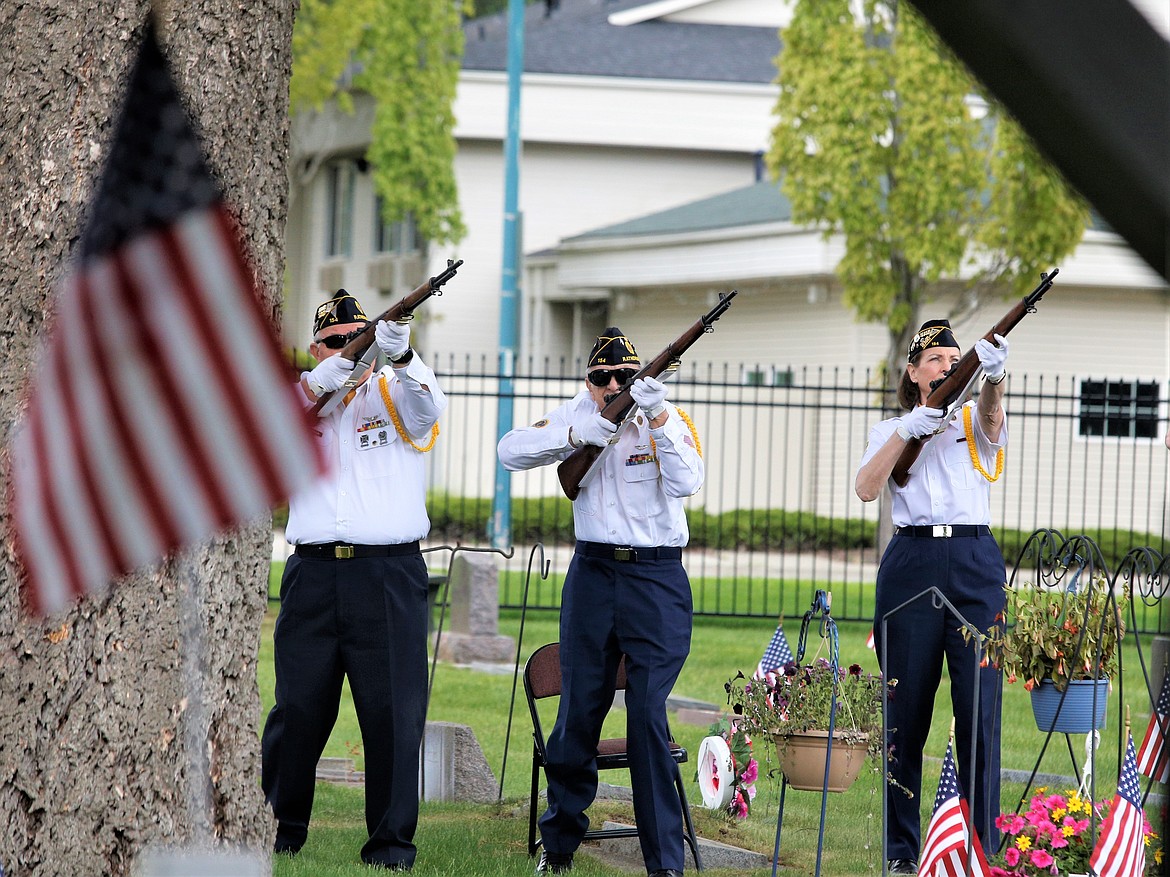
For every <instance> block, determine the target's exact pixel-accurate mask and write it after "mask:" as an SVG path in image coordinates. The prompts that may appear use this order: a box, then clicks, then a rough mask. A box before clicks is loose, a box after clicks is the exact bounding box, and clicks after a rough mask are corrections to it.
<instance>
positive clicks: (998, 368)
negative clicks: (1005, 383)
mask: <svg viewBox="0 0 1170 877" xmlns="http://www.w3.org/2000/svg"><path fill="white" fill-rule="evenodd" d="M992 337H993V338H995V344H998V345H999V347H996V346H995V344H992V343H991V342H990V341H988V340H987V339H986V338H980V339H979V340H978V341H976V342H975V353H976V355H978V357H979V364H980V365H982V366H983V374H984V375H986V376H987V379H988V380H989V381H991V382H992V383H993V384H998V383H999V382H1000V381H1002V380H1003V376H1004V374H1005V368H1004V365H1005V364H1006V363H1007V354H1008V343H1007V339H1006V338H1004V337H1003V336H1002V335H993V336H992Z"/></svg>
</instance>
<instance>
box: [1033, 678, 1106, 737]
mask: <svg viewBox="0 0 1170 877" xmlns="http://www.w3.org/2000/svg"><path fill="white" fill-rule="evenodd" d="M1094 691H1095V692H1096V702H1095V703H1094ZM1108 694H1109V680H1108V679H1071V680H1069V683H1068V696H1067V697H1065V699H1064V706H1060V698H1061V692H1060V691H1058V690H1057V688H1056V684H1055V683H1054V682H1053V681H1052V680H1051V679H1041V680H1040V684H1039V685H1037V686H1035V687H1034V688H1033V689H1032V715H1034V716H1035V717H1036V727H1038V728H1039V729H1040V730H1041V731H1046V732H1047V731H1059V732H1060V733H1063V734H1088V733H1090V732H1091V731H1094V730H1097V731H1099V730H1101V729H1102V728H1104V727H1105V705H1106V697H1107V695H1108ZM1094 706H1095V707H1096V710H1095V711H1094ZM1057 707H1060V715H1059V716H1057V715H1056V709H1057Z"/></svg>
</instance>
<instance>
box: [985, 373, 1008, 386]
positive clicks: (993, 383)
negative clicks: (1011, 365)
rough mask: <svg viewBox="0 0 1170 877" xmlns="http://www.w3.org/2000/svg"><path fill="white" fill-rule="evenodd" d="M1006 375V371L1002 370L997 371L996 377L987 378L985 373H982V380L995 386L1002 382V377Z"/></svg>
mask: <svg viewBox="0 0 1170 877" xmlns="http://www.w3.org/2000/svg"><path fill="white" fill-rule="evenodd" d="M1006 377H1007V372H1006V371H1003V372H1000V373H999V377H998V378H989V377H987V376H986V375H984V376H983V380H985V381H987V383H989V384H991V385H992V386H995V385H996V384H1002V383H1003V381H1004V378H1006Z"/></svg>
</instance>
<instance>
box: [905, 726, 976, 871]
mask: <svg viewBox="0 0 1170 877" xmlns="http://www.w3.org/2000/svg"><path fill="white" fill-rule="evenodd" d="M953 749H954V746H953V743H949V742H948V743H947V754H946V757H945V758H943V766H942V773H941V775H940V776H939V780H938V792H937V793H936V794H935V796H934V811H933V813H932V814H931V817H930V825H929V826H928V827H927V829H926V841H925V842H924V843H923V845H922V857H921V859H920V860H919V863H918V873H919V874H920V875H924V877H962V875H967V877H986V875H987V874H990V873H991V869H990V868H989V867H988V865H987V857H986V855H985V854H984V852H983V845H982V844H980V843H979V837H978V835H973V834H972V833H971V831H970V828H969V826H970V824H971V817H970V811H969V810H968V808H967V801H966V799H964V798H963V795H962V792H961V791H960V789H959V775H958V773H957V772H956V771H955V756H954V752H953ZM968 843H970V846H971V851H970V855H969V856H968V850H967V846H968ZM968 861H970V863H971V864H970V867H968V864H967V863H968Z"/></svg>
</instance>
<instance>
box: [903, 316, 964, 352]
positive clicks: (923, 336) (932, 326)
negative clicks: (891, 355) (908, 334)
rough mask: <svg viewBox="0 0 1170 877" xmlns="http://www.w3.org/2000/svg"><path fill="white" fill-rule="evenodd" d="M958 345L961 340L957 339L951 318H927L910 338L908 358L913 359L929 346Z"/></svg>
mask: <svg viewBox="0 0 1170 877" xmlns="http://www.w3.org/2000/svg"><path fill="white" fill-rule="evenodd" d="M958 346H959V342H958V341H956V340H955V333H954V332H952V331H951V323H950V321H949V320H927V321H926V322H925V323H923V324H922V328H921V329H919V330H918V331H917V332H915V333H914V337H913V338H911V339H910V350H909V352H908V353H907V354H906V360H907V362H911V361H913V360H914V357H916V356H917V355H918V354H920V353H921V352H922V351H924V350H926V348H928V347H958Z"/></svg>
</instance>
